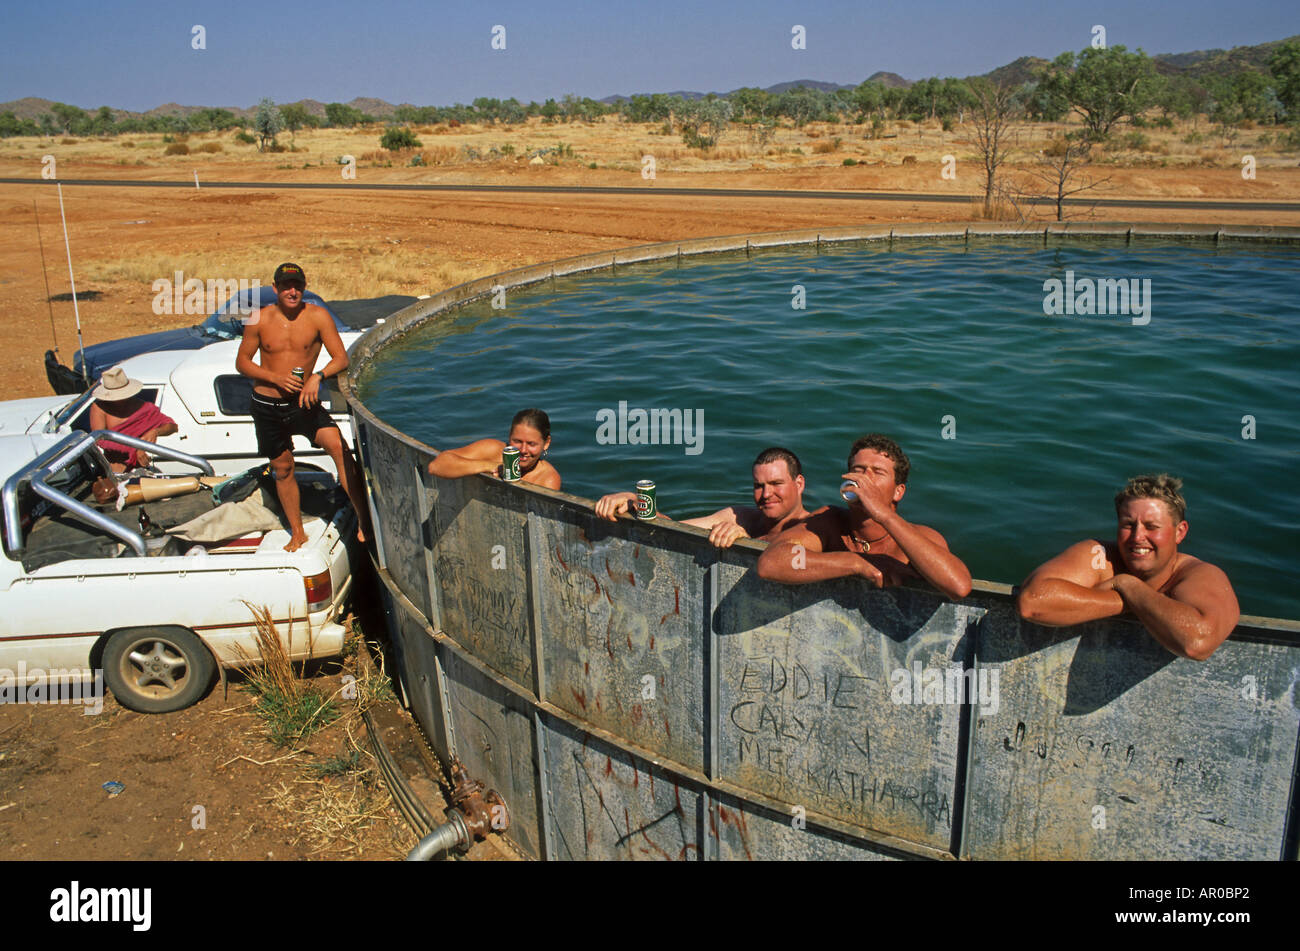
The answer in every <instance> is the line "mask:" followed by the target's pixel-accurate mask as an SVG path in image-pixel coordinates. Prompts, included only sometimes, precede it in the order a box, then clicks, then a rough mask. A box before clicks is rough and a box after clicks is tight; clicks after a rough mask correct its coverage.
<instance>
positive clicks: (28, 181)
mask: <svg viewBox="0 0 1300 951" xmlns="http://www.w3.org/2000/svg"><path fill="white" fill-rule="evenodd" d="M62 182H63V184H65V185H81V186H92V187H100V188H193V187H194V182H193V181H176V182H173V181H134V180H129V179H125V180H118V179H108V178H80V179H78V178H65V179H62ZM54 184H56V183H55V182H54V181H51V180H47V179H43V178H0V185H54ZM202 187H203V188H244V189H247V188H262V189H290V188H305V189H353V190H361V191H396V192H505V193H508V194H515V195H558V194H564V195H616V196H618V195H636V196H641V197H643V196H646V195H672V196H675V197H685V198H803V199H815V200H818V201H825V200H837V201H911V202H929V203H934V204H952V205H968V204H970V203H971V202H973V201H978V200H979V199H980V196H979V195H933V194H925V193H922V192H852V191H804V190H800V189H771V190H769V189H756V188H755V189H750V188H663V187H660V186H653V185H651V186H628V187H620V186H614V185H421V184H404V183H373V184H365V183H361V182H356V181H352V182H344V181H339V182H203V183H202ZM1025 201H1026V203H1027V204H1031V205H1054V204H1056V202H1055V200H1054V199H1051V198H1027V199H1025ZM1064 204H1066V205H1071V206H1077V205H1086V206H1089V207H1093V206H1096V207H1102V208H1183V209H1191V210H1196V211H1214V210H1220V211H1296V212H1300V202H1295V201H1187V200H1182V199H1172V200H1170V199H1158V198H1081V199H1071V198H1067V199H1066V200H1065V202H1064Z"/></svg>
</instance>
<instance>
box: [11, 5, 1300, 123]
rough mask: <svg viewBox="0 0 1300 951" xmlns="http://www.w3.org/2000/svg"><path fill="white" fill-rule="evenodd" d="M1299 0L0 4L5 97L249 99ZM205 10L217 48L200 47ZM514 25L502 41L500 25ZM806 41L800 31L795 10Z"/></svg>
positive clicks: (830, 69)
mask: <svg viewBox="0 0 1300 951" xmlns="http://www.w3.org/2000/svg"><path fill="white" fill-rule="evenodd" d="M1297 11H1300V5H1298V4H1296V3H1295V2H1294V0H1289V2H1287V0H1262V2H1257V3H1249V4H1244V3H1232V2H1224V0H1182V2H1170V0H1160V2H1153V3H1142V2H1132V0H1115V2H1112V0H1097V2H1087V3H1085V2H1077V0H1067V2H1064V3H1053V2H1051V0H1047V2H1044V0H987V2H980V0H970V2H957V0H911V2H907V3H887V4H886V3H874V2H870V0H852V2H849V0H826V2H816V0H811V2H796V3H791V2H776V0H749V2H723V3H718V2H682V0H644V2H629V0H615V2H611V3H606V4H593V3H582V2H577V0H558V2H547V0H536V2H493V0H483V2H478V3H470V4H464V3H444V2H437V0H431V2H422V3H407V2H395V0H368V2H361V0H324V2H320V3H314V4H294V3H291V2H284V3H267V2H258V3H253V2H246V0H234V2H220V3H218V2H211V0H208V2H192V0H191V2H174V3H166V2H145V0H140V2H124V3H117V4H113V3H108V4H104V3H78V2H73V3H69V2H59V0H52V2H48V3H46V2H14V0H10V2H9V3H7V4H6V6H5V9H4V10H3V11H2V12H0V101H8V100H12V99H18V98H21V97H23V96H41V97H44V98H48V99H55V100H60V101H64V102H70V103H73V104H75V105H78V106H82V107H84V108H94V107H97V106H100V105H110V106H114V107H117V108H123V109H132V110H145V109H150V108H152V107H154V106H157V105H161V104H163V103H166V102H179V103H182V104H185V105H211V106H251V105H253V104H255V103H256V102H257V101H258V99H260V98H261V97H263V96H269V97H271V98H272V99H274V100H275V101H277V102H292V101H295V100H298V99H302V98H313V99H319V100H321V101H322V102H330V101H336V100H337V101H343V102H346V101H348V100H350V99H352V98H353V97H355V96H374V97H376V98H380V99H386V100H388V101H390V102H393V103H400V102H412V103H416V104H418V105H444V104H450V103H453V102H470V101H471V100H473V99H474V98H475V97H477V96H493V97H498V98H506V97H509V96H515V97H517V98H519V99H520V100H521V101H523V102H527V101H528V100H530V99H536V100H537V101H539V102H540V101H542V100H544V99H545V98H546V97H548V96H553V97H555V98H557V99H558V98H559V97H561V96H563V95H564V94H565V93H574V94H576V95H580V96H591V97H592V98H595V99H599V98H602V97H604V96H609V95H613V94H615V93H624V94H631V93H635V92H669V91H672V90H678V89H692V90H699V91H703V92H707V91H710V90H715V91H726V90H729V89H734V88H735V87H737V86H742V85H754V86H767V85H771V84H773V83H777V82H783V81H786V80H792V79H820V80H826V81H829V82H840V83H856V82H859V81H861V80H862V79H864V78H866V77H867V76H868V75H870V74H871V73H873V72H875V71H877V70H888V71H891V72H896V73H899V74H901V75H903V76H905V77H906V78H908V79H920V78H923V77H925V76H931V75H939V76H948V75H954V76H964V75H969V74H973V73H982V72H986V71H988V70H989V69H992V68H994V67H996V66H1000V65H1002V64H1004V63H1007V62H1009V61H1011V60H1013V59H1015V58H1016V57H1018V56H1022V55H1026V54H1029V55H1036V56H1043V57H1049V58H1050V57H1053V56H1055V55H1056V54H1058V53H1060V52H1062V51H1064V50H1079V49H1082V48H1083V47H1084V46H1087V45H1088V43H1089V41H1090V40H1091V35H1092V34H1091V30H1092V27H1093V25H1095V24H1100V25H1103V26H1104V27H1105V28H1106V39H1107V41H1108V43H1109V44H1110V45H1115V44H1119V43H1123V44H1124V45H1126V46H1127V47H1129V48H1130V49H1134V48H1136V47H1139V46H1140V47H1142V48H1144V49H1145V50H1146V51H1147V52H1148V53H1152V54H1155V53H1169V52H1186V51H1189V50H1195V49H1209V48H1215V47H1222V48H1228V47H1231V46H1236V45H1244V44H1253V43H1260V42H1264V41H1267V40H1274V39H1281V38H1282V37H1284V36H1289V35H1293V34H1297V33H1300V12H1297ZM195 24H201V25H202V26H203V27H205V29H206V42H207V49H205V50H194V49H192V48H191V35H192V33H191V30H192V27H193V26H194V25H195ZM497 24H500V25H502V26H504V27H505V28H506V32H505V37H506V48H505V50H493V49H492V48H491V45H490V42H491V30H492V27H493V26H494V25H497ZM795 24H800V25H802V26H804V27H805V28H806V31H807V48H806V49H804V50H795V49H792V48H791V42H790V39H791V27H792V26H793V25H795Z"/></svg>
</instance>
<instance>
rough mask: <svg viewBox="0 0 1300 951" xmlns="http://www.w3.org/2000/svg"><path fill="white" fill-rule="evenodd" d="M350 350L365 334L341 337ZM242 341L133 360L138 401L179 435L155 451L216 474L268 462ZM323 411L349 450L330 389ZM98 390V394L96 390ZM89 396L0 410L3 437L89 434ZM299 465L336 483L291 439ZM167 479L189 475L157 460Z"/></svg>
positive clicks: (316, 457) (343, 413)
mask: <svg viewBox="0 0 1300 951" xmlns="http://www.w3.org/2000/svg"><path fill="white" fill-rule="evenodd" d="M340 336H341V338H342V340H343V345H344V346H345V347H350V346H352V344H353V343H355V342H356V341H357V340H359V339H360V338H361V334H360V333H358V332H355V331H350V332H348V333H344V334H341V335H340ZM239 344H240V341H238V340H229V341H225V342H222V343H216V344H212V345H211V346H207V347H204V348H202V349H201V350H159V351H156V352H154V353H144V354H141V355H140V356H138V357H132V358H131V359H129V360H126V361H125V362H123V363H122V368H123V369H124V370H125V371H126V373H127V375H128V376H130V377H131V379H133V380H139V381H140V382H141V383H143V384H144V390H143V391H142V392H141V394H140V396H141V398H142V399H146V400H151V401H152V402H154V403H157V404H158V408H159V409H160V410H162V411H163V412H164V413H166V414H167V415H168V416H170V417H171V418H172V419H174V420H175V421H176V426H177V431H176V432H175V433H173V434H172V435H170V436H163V437H161V438H160V439H159V441H158V444H159V445H161V446H169V447H171V448H174V449H179V450H180V451H182V452H186V453H189V454H191V455H195V456H202V457H203V458H205V459H207V460H208V461H209V462H211V463H212V465H213V466H214V468H215V469H216V471H217V472H218V473H219V474H234V473H237V472H243V471H244V470H246V469H250V468H252V467H253V466H256V465H259V464H261V463H264V462H266V458H265V457H264V456H260V455H258V452H257V436H256V435H255V434H254V432H253V418H252V416H250V415H249V402H250V395H251V394H252V392H253V380H251V379H250V378H248V377H246V376H241V375H240V374H239V373H237V372H236V371H235V354H236V352H237V351H238V350H239ZM329 362H330V356H329V354H328V353H327V352H326V351H325V349H324V348H323V347H322V348H321V352H320V357H319V358H318V359H317V361H316V366H315V367H314V368H313V369H317V370H319V369H322V368H324V367H325V365H326V364H328V363H329ZM327 389H328V395H327V396H326V398H325V403H326V405H327V407H328V408H329V410H330V415H331V416H332V417H333V419H334V421H335V422H336V423H338V425H339V429H340V431H341V432H342V434H343V438H344V440H345V441H346V442H347V443H348V445H352V419H351V417H350V416H348V414H347V404H346V403H344V402H343V399H342V397H341V396H340V395H339V394H338V391H337V390H336V389H335V388H333V387H327ZM91 390H93V387H92V388H91ZM91 390H87V391H86V392H85V393H82V394H81V395H80V396H76V397H72V398H69V397H67V396H44V397H37V398H35V399H25V400H10V401H8V402H3V403H0V436H3V435H10V434H19V433H25V434H34V433H69V432H73V431H80V432H89V431H90V406H91V404H92V403H93V402H94V400H93V398H92V397H91ZM293 445H294V460H295V463H296V465H298V466H299V467H301V468H303V469H307V470H311V469H316V470H319V471H322V472H328V473H330V474H331V475H337V473H336V472H335V471H334V462H333V460H331V459H330V457H329V455H328V454H327V453H326V452H324V451H323V450H321V449H317V448H316V447H315V446H313V445H312V444H311V443H310V442H309V441H308V440H307V439H304V438H303V437H302V436H295V437H293ZM157 468H158V469H160V470H161V471H162V472H166V473H180V472H184V471H188V470H186V469H185V467H184V466H183V465H181V464H179V463H176V462H174V461H171V460H166V459H159V460H157Z"/></svg>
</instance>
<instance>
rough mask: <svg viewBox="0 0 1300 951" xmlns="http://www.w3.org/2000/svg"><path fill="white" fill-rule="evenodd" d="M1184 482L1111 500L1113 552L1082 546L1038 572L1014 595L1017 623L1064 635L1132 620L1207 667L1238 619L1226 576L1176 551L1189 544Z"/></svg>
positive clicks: (1141, 483)
mask: <svg viewBox="0 0 1300 951" xmlns="http://www.w3.org/2000/svg"><path fill="white" fill-rule="evenodd" d="M1182 487H1183V482H1182V480H1181V479H1176V478H1174V477H1173V476H1169V475H1164V474H1161V475H1157V476H1138V477H1136V478H1133V479H1129V480H1128V484H1127V485H1125V486H1124V488H1123V489H1121V490H1120V491H1119V493H1118V494H1116V496H1115V514H1116V516H1117V517H1118V520H1119V525H1118V529H1117V532H1116V537H1115V542H1114V544H1109V545H1103V544H1101V543H1100V542H1098V541H1096V540H1094V539H1091V538H1089V539H1086V540H1084V541H1081V542H1079V543H1078V544H1075V545H1071V546H1070V547H1069V548H1067V549H1066V550H1065V551H1063V552H1062V553H1061V554H1059V555H1057V556H1056V557H1055V558H1053V559H1052V560H1051V561H1049V562H1047V563H1046V564H1044V565H1042V566H1041V567H1039V568H1038V569H1037V570H1035V571H1034V572H1033V573H1032V574H1031V575H1030V576H1029V577H1028V578H1026V579H1025V582H1024V584H1023V585H1021V587H1020V591H1019V593H1018V594H1017V595H1016V609H1017V610H1018V611H1019V612H1020V616H1021V617H1022V618H1024V619H1025V620H1027V621H1033V622H1034V623H1035V624H1043V625H1046V626H1048V627H1067V626H1070V625H1073V624H1082V623H1084V622H1085V621H1095V620H1097V619H1099V618H1104V617H1114V616H1116V615H1119V614H1125V613H1127V614H1132V615H1133V616H1134V617H1135V618H1137V620H1139V621H1141V622H1142V624H1143V626H1145V627H1146V629H1147V630H1148V631H1149V632H1150V633H1151V636H1152V637H1154V638H1155V639H1156V640H1157V641H1159V642H1160V643H1161V644H1163V645H1164V646H1165V647H1166V648H1168V649H1169V650H1170V651H1172V652H1173V653H1175V654H1177V655H1178V656H1179V657H1189V658H1191V659H1192V660H1205V659H1206V658H1208V657H1209V656H1210V655H1211V654H1213V653H1214V652H1215V650H1217V649H1218V647H1219V645H1220V644H1222V643H1223V641H1224V639H1225V638H1227V636H1228V635H1229V634H1231V633H1232V629H1233V628H1234V627H1236V626H1237V621H1238V620H1239V619H1240V617H1241V611H1240V608H1239V607H1238V605H1237V596H1236V594H1234V593H1233V590H1232V585H1231V583H1230V582H1229V581H1228V576H1227V575H1225V574H1224V573H1223V572H1222V571H1221V570H1220V569H1218V568H1216V567H1215V566H1214V565H1211V564H1210V563H1209V562H1205V561H1201V560H1200V559H1199V558H1193V557H1192V556H1191V555H1187V554H1182V553H1180V552H1179V551H1178V545H1179V544H1180V543H1181V542H1182V540H1183V539H1184V538H1185V537H1187V522H1186V521H1185V520H1184V518H1183V516H1184V515H1185V514H1186V511H1187V503H1186V501H1185V500H1184V499H1183V496H1182V491H1181V490H1182Z"/></svg>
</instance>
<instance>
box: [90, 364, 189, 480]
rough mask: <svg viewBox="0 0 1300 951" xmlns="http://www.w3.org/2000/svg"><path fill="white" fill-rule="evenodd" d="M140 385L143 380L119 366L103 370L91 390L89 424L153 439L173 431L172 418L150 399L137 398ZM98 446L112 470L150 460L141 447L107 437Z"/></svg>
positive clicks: (152, 440)
mask: <svg viewBox="0 0 1300 951" xmlns="http://www.w3.org/2000/svg"><path fill="white" fill-rule="evenodd" d="M143 388H144V384H143V383H141V382H140V381H139V380H133V379H131V378H130V377H129V376H127V373H126V371H125V370H123V369H122V368H121V367H120V366H118V367H113V369H111V370H106V371H105V372H104V375H103V376H101V377H100V378H99V383H98V385H97V386H96V387H95V389H94V391H93V392H92V393H91V395H92V396H93V397H94V399H95V402H94V403H93V404H91V407H90V428H91V429H92V430H93V429H111V430H113V432H116V433H121V434H122V435H123V436H137V437H139V438H140V439H144V440H147V441H148V442H157V441H158V439H159V437H161V436H169V435H171V434H172V433H174V432H176V429H177V427H176V421H175V420H174V419H172V418H171V417H170V416H168V415H167V414H166V413H164V412H162V410H160V409H158V407H157V406H156V405H154V404H153V403H150V402H148V401H147V400H142V399H141V398H140V395H139V394H140V391H141V390H142V389H143ZM99 448H100V449H102V450H104V455H105V456H106V457H107V459H108V462H109V464H110V465H111V466H112V467H113V471H114V472H125V471H127V470H128V469H134V468H145V467H147V466H148V465H149V463H150V462H151V460H150V458H149V454H148V453H147V452H145V451H144V450H142V449H132V448H131V447H130V446H124V445H122V444H121V443H119V442H113V441H112V440H111V439H101V440H100V441H99Z"/></svg>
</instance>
